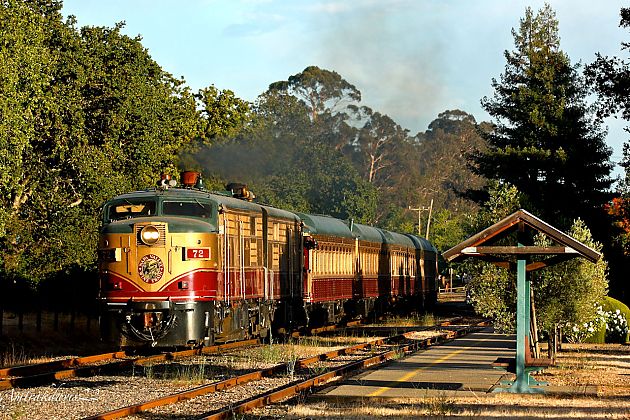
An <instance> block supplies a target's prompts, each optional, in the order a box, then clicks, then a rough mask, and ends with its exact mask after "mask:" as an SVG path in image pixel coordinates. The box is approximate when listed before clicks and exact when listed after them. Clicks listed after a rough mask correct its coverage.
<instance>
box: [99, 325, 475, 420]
mask: <svg viewBox="0 0 630 420" xmlns="http://www.w3.org/2000/svg"><path fill="white" fill-rule="evenodd" d="M481 326H482V325H479V324H478V325H476V326H468V327H458V328H455V327H453V329H452V330H451V331H446V332H444V333H443V334H441V335H439V336H437V337H433V338H427V339H423V340H410V335H411V334H412V332H406V333H403V334H399V335H396V336H393V337H389V338H381V339H375V340H371V341H369V342H366V343H361V344H357V345H353V346H349V347H346V348H342V349H339V350H333V351H330V352H326V353H322V354H319V355H316V356H312V357H307V358H303V359H300V360H298V361H296V367H299V368H300V369H302V370H304V369H307V368H308V367H309V366H312V365H314V364H316V363H319V362H323V361H334V359H336V358H339V357H341V356H347V355H351V354H356V353H359V352H362V351H366V350H371V351H372V353H371V354H370V355H369V356H367V357H361V358H359V359H358V360H354V361H351V362H347V363H342V364H341V366H336V367H333V368H330V369H327V370H326V372H324V373H321V374H310V375H306V376H307V377H306V378H305V379H302V380H298V381H291V382H290V383H288V384H286V385H283V386H280V387H278V388H276V389H274V390H272V391H268V392H264V393H262V394H260V395H257V396H255V397H252V398H248V399H246V400H244V401H241V402H239V403H236V404H229V406H228V407H224V408H220V409H217V410H215V411H212V412H208V413H205V414H203V416H204V417H203V418H208V419H227V418H232V417H233V416H234V415H235V414H241V413H245V412H247V411H250V410H252V409H254V408H258V407H263V406H264V405H268V404H272V403H275V402H277V401H280V400H284V399H286V398H290V397H292V396H295V395H297V394H298V393H301V392H304V391H306V390H309V389H311V388H313V387H317V386H320V385H322V384H324V383H328V382H330V381H332V380H338V379H341V378H343V377H345V376H348V375H350V374H353V373H355V372H357V371H359V370H361V369H366V368H368V367H371V366H373V365H376V364H379V363H383V362H385V361H388V360H391V359H392V358H395V357H399V356H400V354H403V353H408V352H414V351H417V350H419V349H422V348H427V347H429V346H431V345H435V344H440V343H443V342H445V341H447V340H450V339H453V338H456V337H459V336H462V335H465V334H467V333H468V332H470V331H472V330H475V329H477V328H479V327H481ZM417 330H418V329H416V331H417ZM378 349H380V350H378ZM375 351H376V354H374V352H375ZM286 370H287V363H281V364H277V365H275V366H273V367H270V368H267V369H261V370H258V371H254V372H249V373H245V374H243V375H239V376H234V377H232V378H229V379H226V380H223V381H220V382H215V383H211V384H207V385H201V386H198V387H195V388H192V389H189V390H185V391H181V392H177V393H174V394H170V395H166V396H164V397H160V398H157V399H153V400H150V401H145V402H141V403H138V404H133V405H129V406H126V407H122V408H119V409H116V410H111V411H108V412H104V413H100V414H97V415H94V416H91V417H87V419H115V418H120V417H125V416H129V415H133V414H138V413H142V412H146V411H147V410H151V409H154V408H158V407H164V406H167V405H171V404H176V403H180V402H184V401H187V400H191V399H193V398H195V397H199V396H202V395H208V394H212V393H215V392H218V391H222V390H228V389H230V388H234V387H237V386H240V385H244V384H247V383H250V382H253V381H258V380H262V379H263V378H269V377H273V376H275V375H281V374H283V373H286Z"/></svg>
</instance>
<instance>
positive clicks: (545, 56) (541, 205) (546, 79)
mask: <svg viewBox="0 0 630 420" xmlns="http://www.w3.org/2000/svg"><path fill="white" fill-rule="evenodd" d="M512 34H513V36H514V42H515V50H514V51H511V52H509V51H506V52H505V57H506V60H507V64H506V68H505V72H504V73H503V74H502V75H501V80H500V81H497V80H496V79H493V81H492V86H493V88H494V91H495V92H494V95H493V97H492V98H487V97H486V98H483V100H482V106H483V107H484V109H485V110H486V111H487V112H488V113H489V114H490V115H491V116H492V117H493V118H494V119H495V120H496V121H495V128H494V130H492V131H490V132H487V133H483V132H482V136H483V137H484V138H485V139H486V141H487V142H488V145H489V147H488V149H487V150H486V151H478V152H476V153H474V154H473V155H472V156H471V164H472V167H473V169H474V171H475V172H476V173H477V174H479V175H482V176H485V177H486V178H489V179H497V180H501V181H504V182H509V183H511V184H513V185H514V186H516V187H517V188H518V189H519V191H521V192H522V193H523V194H524V195H526V196H527V198H528V200H529V202H530V203H532V204H533V206H534V207H535V209H531V210H534V211H535V212H536V213H538V214H539V215H540V216H541V217H542V218H543V219H545V220H547V221H549V222H551V223H552V224H554V225H557V226H559V227H561V228H565V229H566V228H567V227H568V226H569V225H570V223H571V221H572V220H574V219H576V218H578V217H582V218H583V219H584V220H586V221H587V223H588V224H589V225H595V226H599V225H600V224H601V220H602V216H603V213H602V206H603V204H604V203H606V202H607V201H608V198H609V195H608V189H609V187H610V185H611V183H612V180H611V178H610V176H609V174H610V170H611V167H612V164H611V163H610V161H609V158H610V155H611V150H610V149H609V148H608V147H606V145H605V143H604V132H603V131H602V129H601V127H600V125H599V124H598V123H597V122H596V121H593V120H592V119H591V115H590V113H589V108H588V106H587V104H586V97H587V93H588V92H587V89H586V86H585V83H584V80H583V78H582V77H581V76H580V74H579V73H578V69H579V65H575V66H572V65H571V63H570V61H569V58H568V57H567V55H566V54H565V53H564V52H562V51H561V50H560V40H559V37H558V22H557V20H556V18H555V13H554V11H553V10H552V9H551V7H550V6H549V5H548V4H547V5H545V6H544V7H543V9H541V10H540V11H539V12H538V13H537V14H536V15H534V14H533V12H532V10H531V8H528V9H527V10H526V13H525V18H523V19H521V22H520V27H519V30H518V31H516V30H512Z"/></svg>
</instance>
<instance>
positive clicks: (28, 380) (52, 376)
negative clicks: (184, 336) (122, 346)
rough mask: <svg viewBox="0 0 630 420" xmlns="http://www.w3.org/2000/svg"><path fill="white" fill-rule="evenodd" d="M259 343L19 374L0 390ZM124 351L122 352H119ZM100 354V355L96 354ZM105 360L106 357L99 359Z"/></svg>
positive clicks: (234, 343) (249, 341) (212, 347)
mask: <svg viewBox="0 0 630 420" xmlns="http://www.w3.org/2000/svg"><path fill="white" fill-rule="evenodd" d="M257 344H260V341H259V340H257V339H256V340H245V341H235V342H231V343H226V344H219V345H215V346H209V347H201V348H197V349H190V350H181V351H175V352H168V353H161V354H157V355H152V356H146V357H136V358H133V359H122V360H116V361H115V362H111V363H106V364H102V365H97V366H79V367H75V368H70V369H63V370H56V371H51V372H45V373H38V374H34V375H28V376H21V377H17V378H9V379H3V380H0V391H4V390H7V389H11V388H18V387H28V386H37V385H45V384H48V383H51V382H54V381H58V380H63V379H70V378H77V377H86V376H93V375H98V374H99V373H101V372H107V371H113V370H119V369H124V368H127V367H131V366H133V365H145V364H150V363H159V362H166V361H171V360H175V359H181V358H185V357H191V356H198V355H202V354H214V353H219V352H221V351H225V350H231V349H234V348H238V347H246V346H252V345H257ZM121 353H124V352H121ZM97 356H100V355H97ZM97 356H90V357H94V359H93V362H97V361H99V358H98V357H97ZM100 360H101V361H102V360H107V359H100Z"/></svg>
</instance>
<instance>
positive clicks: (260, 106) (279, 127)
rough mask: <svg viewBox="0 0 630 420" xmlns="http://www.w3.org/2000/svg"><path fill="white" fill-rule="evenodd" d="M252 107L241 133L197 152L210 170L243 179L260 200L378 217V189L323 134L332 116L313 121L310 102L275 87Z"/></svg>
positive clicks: (367, 219)
mask: <svg viewBox="0 0 630 420" xmlns="http://www.w3.org/2000/svg"><path fill="white" fill-rule="evenodd" d="M252 112H253V116H252V122H251V124H250V125H248V126H246V127H244V128H243V130H241V132H239V133H238V135H237V136H235V137H234V138H231V139H225V140H224V141H221V142H216V143H214V144H212V145H210V146H208V147H204V148H202V149H201V150H199V152H198V153H196V154H195V156H194V159H195V160H196V161H197V162H198V165H199V166H200V167H202V168H207V169H206V170H205V171H204V173H205V174H206V175H218V176H219V177H220V178H222V179H225V180H238V181H240V182H245V183H247V184H248V185H249V186H250V188H251V189H252V190H253V191H254V192H255V193H256V195H257V196H258V199H259V201H260V202H263V203H267V204H271V205H274V206H277V207H282V208H286V209H288V210H293V211H302V212H311V213H321V214H329V215H331V216H335V217H338V218H341V219H354V220H356V221H357V222H363V223H372V222H373V221H374V213H375V209H376V190H375V189H374V188H373V187H372V186H371V185H370V184H369V183H367V182H365V181H364V180H362V179H361V177H360V176H359V174H358V173H357V171H356V170H355V169H354V168H353V167H352V164H351V163H350V162H349V161H348V160H347V159H346V158H345V157H344V155H343V154H342V153H341V151H339V150H336V149H335V148H334V147H333V146H331V145H330V144H329V143H328V142H326V141H322V140H321V137H320V133H321V132H322V127H323V124H324V122H325V121H330V120H326V119H318V120H317V121H313V120H312V119H311V113H312V110H311V108H309V106H308V104H306V103H305V102H304V101H303V100H301V99H300V98H298V97H296V96H294V95H292V94H290V93H289V92H287V91H284V90H276V89H269V90H268V91H267V92H265V93H264V94H262V95H261V96H260V97H259V98H258V100H257V102H256V103H255V104H254V107H253V110H252ZM330 129H331V130H332V127H331V128H330Z"/></svg>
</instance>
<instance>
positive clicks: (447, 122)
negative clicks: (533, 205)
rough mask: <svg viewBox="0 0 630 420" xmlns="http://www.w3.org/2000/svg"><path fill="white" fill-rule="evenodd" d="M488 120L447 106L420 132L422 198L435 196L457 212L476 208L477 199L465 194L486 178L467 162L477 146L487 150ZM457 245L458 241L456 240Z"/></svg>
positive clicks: (437, 204) (441, 206)
mask: <svg viewBox="0 0 630 420" xmlns="http://www.w3.org/2000/svg"><path fill="white" fill-rule="evenodd" d="M487 126H488V124H487V123H482V124H479V125H478V124H477V122H476V121H475V118H474V117H473V116H472V115H470V114H468V113H466V112H464V111H461V110H458V109H456V110H447V111H444V112H442V113H440V114H439V115H438V117H437V118H436V119H435V120H433V121H432V122H431V123H430V124H429V129H428V130H427V131H425V132H423V133H418V134H417V135H416V139H417V142H418V146H417V147H418V151H417V154H416V156H417V160H418V162H417V165H418V169H419V174H418V180H417V185H416V186H415V188H416V190H417V191H418V196H419V200H420V202H423V203H428V202H429V201H430V200H434V206H435V207H436V208H439V209H445V210H449V211H451V212H453V213H454V214H458V213H467V212H471V211H475V210H477V206H476V205H475V203H474V202H472V201H471V200H469V199H467V198H465V197H464V195H463V193H464V192H465V191H466V190H467V189H469V188H482V187H483V186H484V185H485V184H486V182H487V181H486V180H485V179H484V178H483V177H481V176H479V175H475V174H474V173H473V172H472V171H471V170H470V169H469V168H468V165H467V164H466V156H467V155H469V154H470V153H472V152H473V151H475V150H485V148H486V145H485V141H484V140H483V138H482V137H481V136H480V135H479V131H480V130H488V127H487ZM453 245H455V244H453Z"/></svg>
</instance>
